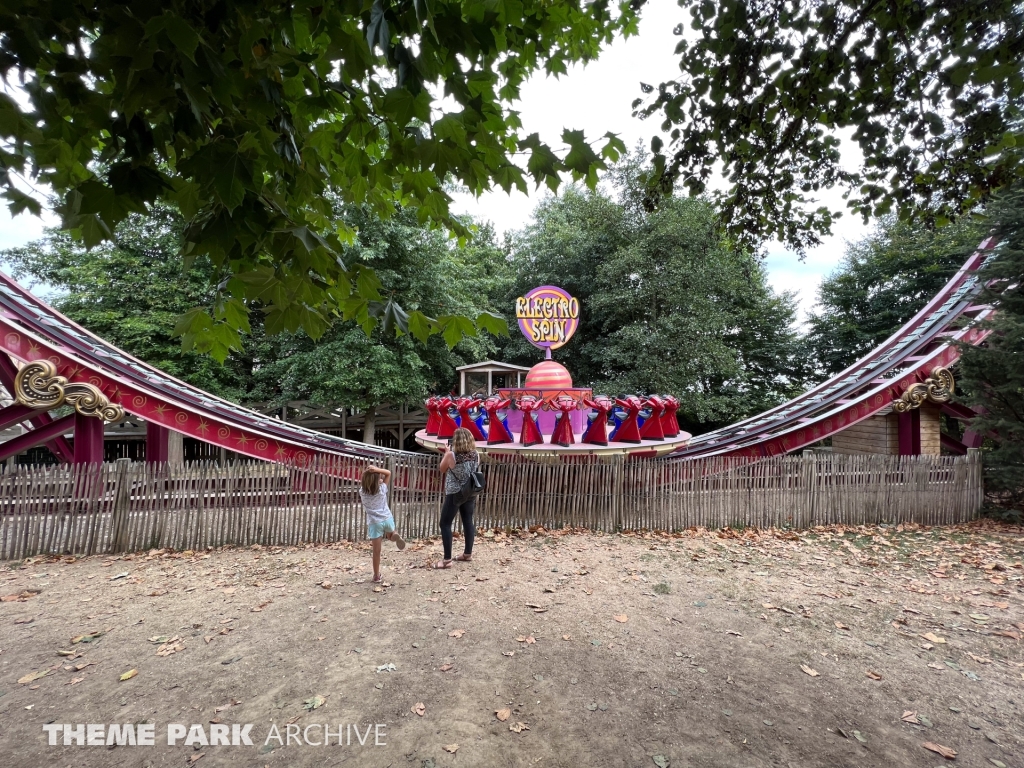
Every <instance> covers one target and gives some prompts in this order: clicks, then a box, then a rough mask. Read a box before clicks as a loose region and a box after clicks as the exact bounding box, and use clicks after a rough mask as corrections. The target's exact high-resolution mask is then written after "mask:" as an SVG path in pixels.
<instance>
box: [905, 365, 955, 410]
mask: <svg viewBox="0 0 1024 768" xmlns="http://www.w3.org/2000/svg"><path fill="white" fill-rule="evenodd" d="M955 389H956V384H955V382H954V380H953V374H952V373H950V372H949V369H948V368H943V367H942V366H936V367H935V368H932V375H931V376H929V377H928V378H927V379H925V380H924V382H923V383H918V384H911V385H910V386H909V387H907V389H906V391H905V392H904V393H903V396H902V397H900V399H899V400H893V401H892V409H893V410H894V411H896V413H906V412H907V411H909V410H911V409H912V408H920V407H921V406H922V405H923V404H924V403H925V402H932V403H946V402H949V398H950V397H952V395H953V391H954V390H955Z"/></svg>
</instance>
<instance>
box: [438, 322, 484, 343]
mask: <svg viewBox="0 0 1024 768" xmlns="http://www.w3.org/2000/svg"><path fill="white" fill-rule="evenodd" d="M437 322H438V324H439V325H440V326H441V328H442V331H441V332H442V334H443V336H444V342H445V344H447V345H448V348H449V349H452V348H453V347H454V346H455V345H456V344H458V343H459V342H460V341H462V339H463V338H465V337H466V336H476V327H475V326H474V325H473V321H472V320H470V319H469V318H468V317H461V316H460V315H447V316H445V317H439V318H437Z"/></svg>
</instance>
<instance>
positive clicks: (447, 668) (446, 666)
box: [441, 664, 453, 672]
mask: <svg viewBox="0 0 1024 768" xmlns="http://www.w3.org/2000/svg"><path fill="white" fill-rule="evenodd" d="M452 666H453V665H452V664H442V665H441V671H442V672H447V671H448V670H449V669H451V668H452Z"/></svg>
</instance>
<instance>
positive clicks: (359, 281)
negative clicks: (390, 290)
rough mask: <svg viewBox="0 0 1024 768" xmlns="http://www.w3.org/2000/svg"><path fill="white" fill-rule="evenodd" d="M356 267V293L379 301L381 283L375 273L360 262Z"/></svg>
mask: <svg viewBox="0 0 1024 768" xmlns="http://www.w3.org/2000/svg"><path fill="white" fill-rule="evenodd" d="M356 268H357V272H356V293H358V294H359V295H360V296H361V297H362V298H364V299H373V300H375V301H380V298H381V296H380V289H381V283H380V278H379V277H377V273H376V272H374V271H373V270H372V269H370V268H369V267H364V266H363V265H361V264H360V265H357V267H356Z"/></svg>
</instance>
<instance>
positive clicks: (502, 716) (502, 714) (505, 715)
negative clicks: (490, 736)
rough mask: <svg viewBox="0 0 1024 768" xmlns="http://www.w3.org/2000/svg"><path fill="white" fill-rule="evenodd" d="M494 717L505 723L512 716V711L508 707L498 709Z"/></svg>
mask: <svg viewBox="0 0 1024 768" xmlns="http://www.w3.org/2000/svg"><path fill="white" fill-rule="evenodd" d="M494 716H495V717H496V718H498V719H499V720H500V721H501V722H503V723H504V722H505V721H506V720H508V719H509V718H510V717H511V716H512V710H511V709H509V708H508V707H505V708H504V709H496V710H494Z"/></svg>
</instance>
